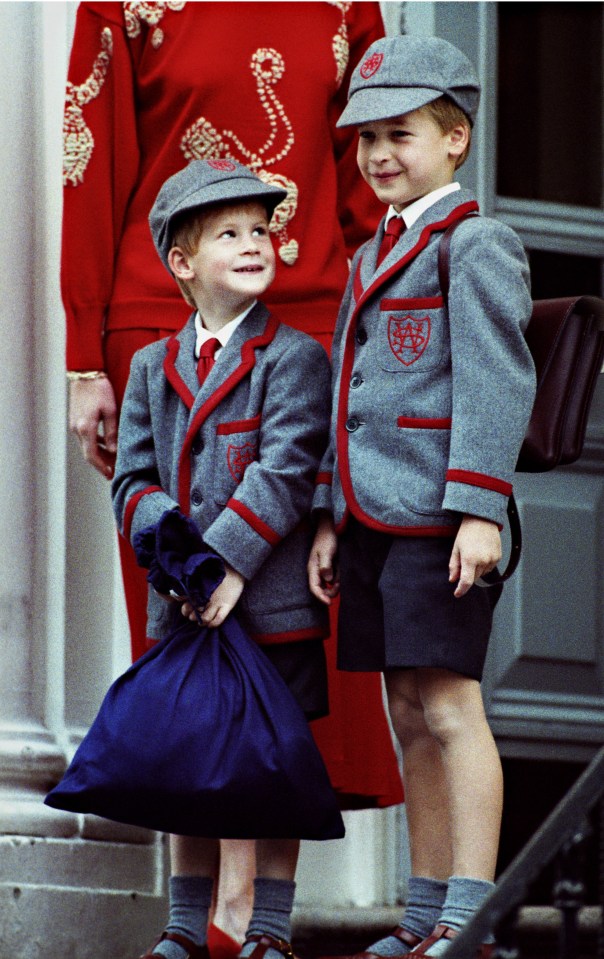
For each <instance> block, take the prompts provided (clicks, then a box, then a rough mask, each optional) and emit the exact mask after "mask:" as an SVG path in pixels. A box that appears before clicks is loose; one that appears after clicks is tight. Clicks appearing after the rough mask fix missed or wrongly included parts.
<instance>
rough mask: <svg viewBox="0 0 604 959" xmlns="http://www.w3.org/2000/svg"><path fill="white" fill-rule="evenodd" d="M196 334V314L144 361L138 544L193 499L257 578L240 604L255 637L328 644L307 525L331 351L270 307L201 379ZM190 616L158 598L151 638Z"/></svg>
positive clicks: (121, 473)
mask: <svg viewBox="0 0 604 959" xmlns="http://www.w3.org/2000/svg"><path fill="white" fill-rule="evenodd" d="M195 336H196V334H195V323H194V316H191V318H190V319H189V321H188V323H187V324H186V325H185V327H184V328H183V329H182V330H181V331H180V332H179V333H178V334H177V335H175V336H173V337H170V338H168V339H166V340H161V341H159V342H157V343H153V344H151V345H150V346H147V347H145V348H144V349H142V350H140V351H139V352H138V353H137V354H136V355H135V357H134V359H133V362H132V367H131V373H130V379H129V382H128V387H127V390H126V395H125V398H124V404H123V408H122V414H121V419H120V434H119V444H118V455H117V463H116V471H115V478H114V480H113V484H112V497H113V506H114V511H115V515H116V518H117V522H118V526H119V528H120V530H121V531H122V533H123V534H124V535H125V536H126V537H127V538H130V539H132V538H133V537H134V536H135V535H136V533H137V532H138V531H140V530H142V529H144V528H145V527H147V526H151V525H153V524H155V523H156V522H157V521H158V520H159V518H160V517H161V515H162V514H163V513H164V511H165V510H170V509H175V508H176V507H180V509H181V510H182V511H183V512H185V513H189V515H190V516H191V518H192V519H193V520H194V521H195V522H196V523H197V525H198V527H199V529H200V531H201V533H202V535H203V537H204V540H205V542H206V544H207V545H208V547H209V548H210V549H213V550H215V551H216V553H218V555H219V556H221V557H222V558H223V559H224V560H225V561H226V562H227V563H229V564H230V565H231V566H232V567H233V568H234V569H236V570H237V571H238V572H240V573H241V574H242V575H243V576H244V577H245V578H246V580H248V581H249V582H248V583H247V584H246V588H245V590H244V593H243V596H242V599H241V601H240V603H239V605H238V610H239V613H240V618H241V620H242V624H243V625H244V627H245V628H246V629H247V630H248V632H250V633H251V634H252V635H254V636H255V637H256V638H257V639H259V641H262V639H263V637H265V638H266V637H271V636H275V635H278V634H282V633H287V634H300V633H305V632H306V633H308V631H309V630H310V631H311V632H310V634H308V635H306V636H305V637H304V638H320V637H321V636H324V635H326V634H327V628H326V618H325V613H324V611H323V610H322V609H321V608H320V604H319V603H318V602H317V601H316V600H314V599H313V597H312V596H311V594H310V591H309V588H308V583H307V574H306V563H307V559H308V554H309V550H310V545H311V538H312V531H311V528H310V524H309V523H308V522H303V521H304V520H305V519H306V518H307V515H308V512H309V508H310V505H311V501H312V495H313V489H314V483H315V477H316V472H317V467H318V464H319V461H320V458H321V455H322V452H323V450H324V448H325V444H326V442H327V432H328V420H329V390H330V387H329V384H330V367H329V360H328V358H327V354H326V353H325V350H324V349H323V348H322V347H321V346H320V345H319V344H318V343H316V342H315V341H314V340H312V339H311V338H310V337H309V336H307V335H306V334H304V333H300V332H299V331H297V330H293V329H291V328H290V327H287V326H285V325H283V324H280V323H279V322H278V321H277V320H276V319H275V317H274V316H272V315H271V314H270V313H269V311H268V310H267V309H266V307H264V306H263V305H262V304H261V303H258V304H256V306H255V307H254V308H253V309H252V310H251V311H250V313H249V314H248V315H247V317H246V318H245V320H244V321H243V322H242V323H241V324H240V326H239V327H238V328H237V330H236V331H235V333H234V334H233V336H232V337H231V339H230V340H229V342H228V343H227V345H226V346H225V347H224V348H223V349H222V350H221V351H220V354H219V356H218V358H217V360H216V363H215V365H214V367H213V368H212V370H211V372H210V374H209V376H208V377H207V379H206V380H205V382H204V384H203V386H201V387H199V383H198V380H197V374H196V368H195V358H194V348H195ZM179 616H180V613H179V607H178V604H174V603H173V604H169V603H167V602H165V600H163V599H161V598H160V597H158V596H157V595H156V594H155V593H154V592H153V591H151V592H150V597H149V635H150V636H154V637H156V638H161V637H162V636H164V635H165V634H166V633H167V632H168V631H169V630H170V628H171V626H173V625H174V624H175V622H177V621H178V617H179ZM293 638H295V636H293ZM269 641H270V640H269Z"/></svg>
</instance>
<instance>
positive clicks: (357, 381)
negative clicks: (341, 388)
mask: <svg viewBox="0 0 604 959" xmlns="http://www.w3.org/2000/svg"><path fill="white" fill-rule="evenodd" d="M362 382H363V377H362V376H361V374H360V373H355V374H354V376H353V377H352V379H351V380H350V386H351V388H352V389H353V390H358V388H359V386H360V385H361V383H362Z"/></svg>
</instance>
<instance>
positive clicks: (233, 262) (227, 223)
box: [170, 201, 275, 330]
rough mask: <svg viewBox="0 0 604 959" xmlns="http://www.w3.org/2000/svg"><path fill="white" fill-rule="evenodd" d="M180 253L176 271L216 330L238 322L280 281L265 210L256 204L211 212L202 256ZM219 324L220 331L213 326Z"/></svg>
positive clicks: (199, 252)
mask: <svg viewBox="0 0 604 959" xmlns="http://www.w3.org/2000/svg"><path fill="white" fill-rule="evenodd" d="M174 251H177V256H176V259H175V260H173V261H172V262H171V268H172V270H173V272H174V273H176V274H177V275H178V276H179V277H180V278H181V279H183V280H185V281H186V283H187V285H188V288H189V290H190V292H191V294H192V296H193V299H194V300H195V304H196V306H197V308H198V309H199V312H200V314H201V316H202V317H203V319H204V321H205V320H206V319H207V320H211V321H212V323H213V329H214V330H216V329H218V328H220V326H221V325H225V324H226V323H228V322H229V321H230V320H232V319H235V317H236V316H238V315H239V314H240V313H243V312H244V310H246V309H247V308H248V307H250V306H251V305H252V303H253V302H254V300H256V299H257V298H258V297H259V296H262V294H263V293H264V291H265V290H266V289H267V287H269V286H270V284H271V283H272V281H273V279H274V276H275V251H274V249H273V244H272V242H271V238H270V234H269V220H268V215H267V212H266V209H265V207H264V206H263V205H262V204H261V203H258V202H257V201H250V202H245V201H244V202H241V203H237V204H233V205H231V204H229V205H226V206H220V207H218V208H217V209H215V210H213V209H209V210H208V211H207V212H206V213H205V214H204V217H203V227H202V231H201V237H200V240H199V244H198V247H197V250H196V252H195V253H193V254H192V255H187V254H186V253H184V252H183V251H181V250H180V249H179V248H178V247H173V249H172V250H171V251H170V257H172V256H173V253H174ZM214 321H216V323H218V326H217V325H216V324H215V323H214Z"/></svg>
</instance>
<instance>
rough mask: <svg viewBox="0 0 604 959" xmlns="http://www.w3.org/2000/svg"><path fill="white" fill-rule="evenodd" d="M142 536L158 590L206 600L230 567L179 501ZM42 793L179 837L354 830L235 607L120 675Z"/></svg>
mask: <svg viewBox="0 0 604 959" xmlns="http://www.w3.org/2000/svg"><path fill="white" fill-rule="evenodd" d="M135 548H136V550H137V557H138V560H139V563H140V564H141V565H142V566H145V567H146V568H148V569H149V574H148V579H149V582H150V583H151V584H152V586H153V587H154V588H155V589H156V590H157V591H158V592H161V593H165V594H168V593H169V592H170V590H173V591H174V592H175V593H176V594H178V595H181V596H183V595H184V596H187V597H188V598H189V599H190V600H191V602H192V604H193V605H194V606H195V607H196V608H202V607H203V606H204V605H205V603H207V601H208V599H209V597H210V596H211V594H212V592H213V591H214V589H215V588H216V586H217V585H218V584H219V582H220V581H221V579H222V578H223V576H224V570H223V566H222V562H221V560H220V559H219V558H218V557H217V556H215V555H214V554H211V553H208V552H207V551H206V547H205V546H204V544H203V541H202V539H201V536H200V534H199V531H198V530H197V528H196V526H195V524H194V523H193V522H192V521H191V520H189V519H188V518H187V517H185V516H183V515H182V514H181V513H179V512H178V511H177V510H172V511H169V512H166V513H164V515H163V516H162V518H161V519H160V521H159V523H157V525H156V526H155V527H150V528H148V529H147V530H144V531H143V532H142V533H141V534H140V536H139V537H138V541H137V542H136V543H135ZM45 802H46V803H47V804H48V805H49V806H53V807H55V808H58V809H67V810H69V811H72V812H79V813H93V814H95V815H98V816H103V817H105V818H107V819H113V820H116V821H117V822H123V823H130V824H133V825H137V826H144V827H147V828H149V829H155V830H157V831H160V832H169V833H175V834H178V835H197V836H205V837H217V838H224V839H228V838H301V839H335V838H339V837H341V836H343V835H344V825H343V822H342V817H341V815H340V812H339V809H338V805H337V801H336V798H335V794H334V792H333V790H332V788H331V785H330V783H329V779H328V776H327V772H326V770H325V767H324V765H323V761H322V759H321V757H320V754H319V752H318V750H317V748H316V746H315V743H314V740H313V738H312V736H311V733H310V730H309V728H308V724H307V722H306V719H305V717H304V714H303V712H302V710H301V709H300V707H299V705H298V704H297V703H296V701H295V700H294V698H293V696H292V695H291V693H290V691H289V689H288V688H287V686H286V685H285V683H284V682H283V680H282V679H281V677H280V676H279V674H278V673H277V671H276V670H275V669H274V667H273V665H272V664H271V663H270V662H269V661H268V659H267V658H266V656H265V655H264V653H263V652H262V650H260V649H259V648H258V647H257V645H256V644H255V643H254V642H253V641H252V640H251V639H250V638H249V637H248V636H247V635H246V634H245V633H244V632H243V630H242V629H241V627H240V626H239V623H238V622H237V620H236V618H235V617H234V616H233V615H230V616H229V617H228V618H227V619H226V621H225V622H224V624H223V625H222V626H221V627H218V628H215V629H207V628H204V627H202V626H199V625H198V624H196V623H193V622H190V621H187V620H185V619H183V623H182V625H181V626H179V627H178V628H177V629H175V630H174V631H173V632H172V633H171V634H170V635H169V636H167V637H166V638H165V639H164V640H162V641H161V642H160V643H158V645H157V646H155V647H154V648H153V649H151V650H150V651H149V652H148V653H146V654H145V655H144V656H143V657H141V659H139V660H138V661H137V662H136V663H134V665H133V666H131V667H130V668H129V669H128V670H127V671H126V672H125V673H124V674H123V675H122V676H120V677H119V678H118V679H117V680H116V681H115V682H114V683H113V685H112V686H111V688H110V689H109V691H108V692H107V695H106V696H105V699H104V701H103V703H102V705H101V708H100V710H99V713H98V715H97V717H96V719H95V721H94V723H93V724H92V726H91V728H90V730H89V732H88V734H87V736H86V737H85V739H84V740H83V741H82V743H81V745H80V747H79V748H78V750H77V752H76V754H75V756H74V758H73V761H72V763H71V765H70V766H69V768H68V769H67V771H66V773H65V775H64V777H63V779H62V780H61V782H60V783H59V784H58V785H57V786H56V787H55V788H54V789H53V790H52V791H51V792H50V793H49V794H48V796H47V797H46V800H45Z"/></svg>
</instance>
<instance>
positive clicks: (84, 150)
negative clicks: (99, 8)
mask: <svg viewBox="0 0 604 959" xmlns="http://www.w3.org/2000/svg"><path fill="white" fill-rule="evenodd" d="M112 56H113V35H112V33H111V30H110V29H109V27H104V28H103V30H102V31H101V52H100V53H99V55H98V56H97V58H96V60H95V61H94V64H93V67H92V73H91V74H90V76H89V77H88V78H87V79H86V80H85V81H84V83H81V84H80V85H79V86H76V84H74V83H70V82H68V83H67V90H66V94H65V113H64V116H63V185H64V186H68V185H69V184H71V185H72V186H77V185H78V183H82V182H83V180H84V173H85V172H86V167H87V166H88V164H89V163H90V158H91V156H92V151H93V150H94V137H93V136H92V131H91V130H90V129H89V128H88V127H87V126H86V123H85V121H84V111H83V107H85V106H86V105H87V104H88V103H90V101H91V100H94V99H95V98H96V97H98V95H99V93H100V92H101V89H102V87H103V84H104V82H105V78H106V76H107V71H108V70H109V65H110V63H111V57H112Z"/></svg>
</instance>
